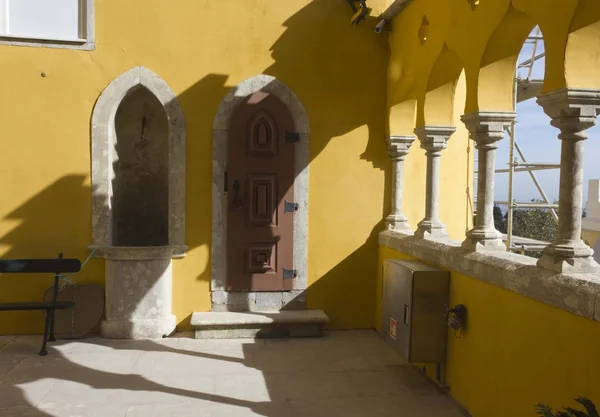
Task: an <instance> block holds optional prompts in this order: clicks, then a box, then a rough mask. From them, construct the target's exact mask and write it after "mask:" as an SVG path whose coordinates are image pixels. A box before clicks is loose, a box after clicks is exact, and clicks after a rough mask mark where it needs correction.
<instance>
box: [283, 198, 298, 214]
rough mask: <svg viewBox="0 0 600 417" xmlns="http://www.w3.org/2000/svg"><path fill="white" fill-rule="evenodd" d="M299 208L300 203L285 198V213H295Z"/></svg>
mask: <svg viewBox="0 0 600 417" xmlns="http://www.w3.org/2000/svg"><path fill="white" fill-rule="evenodd" d="M299 208H300V206H299V205H298V203H294V202H293V201H287V200H285V204H284V206H283V212H284V213H293V212H294V211H298V209H299Z"/></svg>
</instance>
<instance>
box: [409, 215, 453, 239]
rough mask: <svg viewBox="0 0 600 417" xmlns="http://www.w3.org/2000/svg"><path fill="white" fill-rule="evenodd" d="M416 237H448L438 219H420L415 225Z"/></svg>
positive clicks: (444, 227)
mask: <svg viewBox="0 0 600 417" xmlns="http://www.w3.org/2000/svg"><path fill="white" fill-rule="evenodd" d="M415 237H416V238H417V239H426V238H428V237H448V232H447V231H446V226H445V225H444V223H442V222H440V221H439V220H429V219H425V220H422V221H421V222H420V223H419V224H418V225H417V231H416V232H415Z"/></svg>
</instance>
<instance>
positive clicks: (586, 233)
mask: <svg viewBox="0 0 600 417" xmlns="http://www.w3.org/2000/svg"><path fill="white" fill-rule="evenodd" d="M581 238H582V239H583V240H584V241H585V242H586V243H587V244H588V246H590V247H591V248H593V247H594V245H595V244H596V242H597V241H598V239H599V238H600V232H597V231H595V230H585V229H583V230H582V231H581Z"/></svg>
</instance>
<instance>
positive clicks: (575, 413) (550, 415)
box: [536, 397, 600, 417]
mask: <svg viewBox="0 0 600 417" xmlns="http://www.w3.org/2000/svg"><path fill="white" fill-rule="evenodd" d="M575 401H577V402H578V403H579V404H581V405H582V406H583V407H584V408H585V412H584V411H580V410H575V409H574V408H571V407H567V408H565V411H556V412H554V411H553V410H552V408H551V407H550V406H548V405H545V404H538V405H537V406H536V411H537V413H538V415H540V416H542V417H600V415H599V414H598V411H597V410H596V406H595V405H594V403H593V402H591V401H590V400H589V399H587V398H582V397H579V398H575Z"/></svg>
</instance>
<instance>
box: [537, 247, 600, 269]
mask: <svg viewBox="0 0 600 417" xmlns="http://www.w3.org/2000/svg"><path fill="white" fill-rule="evenodd" d="M593 254H594V250H593V249H592V248H590V247H589V246H587V245H586V244H585V243H584V242H583V241H582V240H576V241H560V242H554V243H552V244H550V245H548V246H547V247H546V249H544V254H543V255H542V257H541V258H540V259H539V260H538V262H537V265H538V266H539V267H540V268H544V269H549V270H551V271H556V272H560V273H573V274H575V273H584V272H600V265H599V264H598V263H597V262H596V261H595V260H594V258H593V257H592V255H593Z"/></svg>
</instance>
